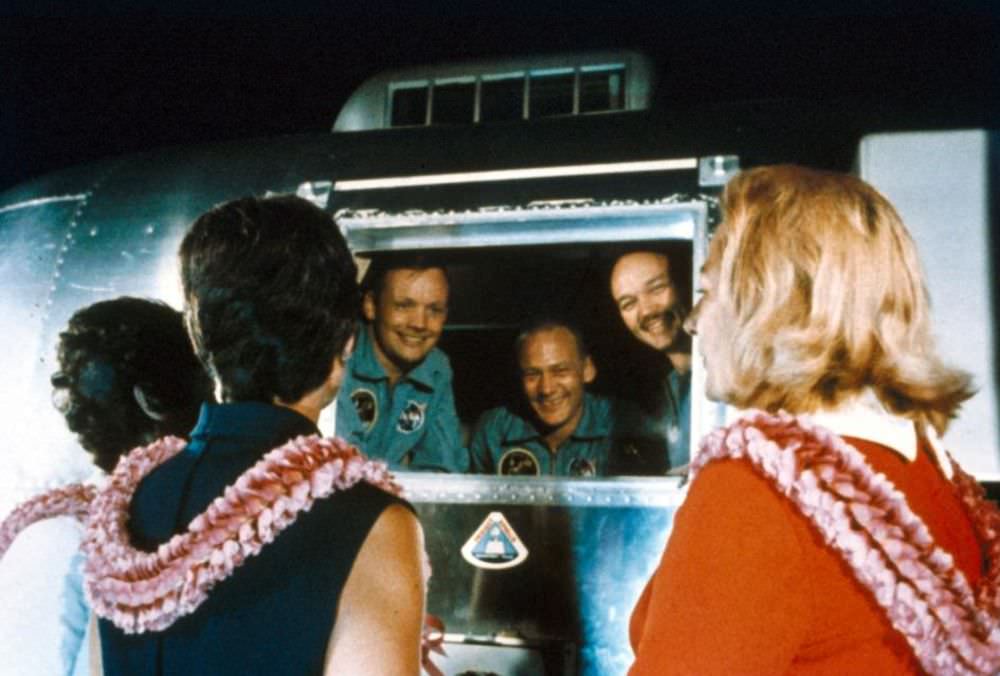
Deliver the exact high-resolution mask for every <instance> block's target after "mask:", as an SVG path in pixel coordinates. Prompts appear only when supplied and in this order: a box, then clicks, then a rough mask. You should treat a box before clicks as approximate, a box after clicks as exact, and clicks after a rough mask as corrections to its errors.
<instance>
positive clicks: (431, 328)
mask: <svg viewBox="0 0 1000 676" xmlns="http://www.w3.org/2000/svg"><path fill="white" fill-rule="evenodd" d="M362 308H363V311H364V314H365V319H367V320H368V321H369V322H371V324H372V328H373V329H374V333H375V348H376V352H377V353H378V356H379V357H380V361H382V362H383V364H382V365H383V366H384V367H387V370H396V371H397V372H398V373H405V372H407V371H409V370H410V369H412V368H413V367H415V366H416V365H418V364H419V363H420V362H422V361H423V360H424V357H426V356H427V353H429V352H430V351H431V350H432V349H433V348H434V346H435V345H436V344H437V341H438V338H440V337H441V331H442V330H443V329H444V322H445V320H446V319H447V318H448V280H447V278H446V277H445V275H444V271H443V270H441V269H440V268H427V269H423V270H415V269H411V268H400V269H398V270H391V271H389V272H388V273H386V275H385V280H384V283H383V285H382V291H381V293H379V296H378V298H375V297H374V294H372V293H367V294H365V297H364V302H363V305H362ZM390 375H392V374H390Z"/></svg>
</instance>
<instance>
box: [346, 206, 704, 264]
mask: <svg viewBox="0 0 1000 676" xmlns="http://www.w3.org/2000/svg"><path fill="white" fill-rule="evenodd" d="M668 199H669V198H668ZM706 209H707V207H706V205H705V203H704V202H701V201H692V202H685V203H678V202H674V201H666V200H662V201H657V202H648V203H641V204H640V203H628V202H622V203H599V204H590V203H587V204H585V205H584V206H579V205H578V204H576V203H573V204H571V205H570V206H562V205H543V206H534V207H492V208H488V209H478V210H475V211H461V212H424V211H418V212H406V213H396V214H388V213H383V212H373V211H341V212H338V214H337V222H338V224H339V225H340V226H341V227H342V228H343V229H344V232H345V233H346V235H347V241H348V244H350V246H351V249H352V250H354V251H356V252H358V253H365V252H373V251H393V250H403V249H428V248H449V249H454V248H476V247H490V246H520V245H545V244H564V243H567V244H569V243H573V244H579V243H582V242H626V241H637V240H643V239H656V240H691V239H693V238H694V236H695V230H696V227H697V226H696V224H697V223H700V222H703V221H704V220H705V218H706Z"/></svg>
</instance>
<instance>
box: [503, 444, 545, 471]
mask: <svg viewBox="0 0 1000 676" xmlns="http://www.w3.org/2000/svg"><path fill="white" fill-rule="evenodd" d="M541 473H542V469H541V465H539V463H538V458H536V457H535V455H534V454H533V453H532V452H531V451H529V450H528V449H526V448H512V449H510V450H509V451H506V452H505V453H504V454H503V455H501V456H500V462H498V463H497V474H499V475H501V476H538V475H539V474H541Z"/></svg>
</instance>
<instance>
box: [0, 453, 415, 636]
mask: <svg viewBox="0 0 1000 676" xmlns="http://www.w3.org/2000/svg"><path fill="white" fill-rule="evenodd" d="M185 445H186V442H185V441H183V440H182V439H178V438H176V437H166V438H164V439H161V440H159V441H156V442H154V443H152V444H150V445H149V446H145V447H140V448H136V449H134V450H133V451H131V452H130V453H129V454H128V455H127V456H125V457H123V458H122V460H121V461H119V463H118V466H117V467H116V468H115V470H114V472H113V473H112V474H111V477H110V481H109V482H108V484H107V486H106V487H105V488H103V489H100V490H97V489H95V488H93V487H90V486H84V485H82V484H74V485H71V486H68V487H66V488H63V489H58V490H55V491H50V492H48V493H46V494H43V495H41V496H38V497H36V498H34V499H32V500H29V501H28V502H26V503H24V504H23V505H21V506H20V507H18V508H17V509H15V510H14V511H13V512H12V513H11V514H10V515H9V516H8V517H7V518H6V519H5V520H4V522H3V524H2V525H0V557H2V555H3V553H4V552H5V551H6V550H7V548H8V547H9V546H10V543H11V542H12V541H13V539H14V537H15V536H16V535H17V533H18V532H20V531H21V530H23V529H24V528H26V527H27V526H28V525H30V524H31V523H34V522H35V521H38V520H39V519H42V518H47V517H49V516H55V515H60V514H72V515H75V516H77V517H79V518H83V517H86V521H85V535H84V541H83V544H82V545H81V548H82V549H83V551H84V552H85V554H86V563H85V566H84V586H85V589H86V593H87V596H88V598H89V600H90V603H91V606H92V608H93V609H94V612H95V613H96V614H97V615H98V616H100V617H103V618H106V619H108V620H111V621H112V622H113V623H114V624H115V625H116V626H118V627H119V628H121V629H122V630H123V631H125V632H126V633H142V632H145V631H157V630H161V629H165V628H166V627H169V626H170V625H171V624H172V623H173V622H175V621H176V620H177V619H178V618H179V617H182V616H184V615H188V614H190V613H192V612H194V611H195V609H196V608H198V606H199V605H201V603H202V602H204V600H205V599H206V598H207V595H208V591H209V590H210V589H211V588H212V587H213V586H214V585H215V584H216V583H218V582H220V581H222V580H224V579H226V578H227V577H229V576H230V575H231V574H232V572H233V570H234V569H235V568H236V567H237V566H239V565H240V564H241V563H242V562H243V561H244V560H245V559H246V558H247V557H248V556H254V555H256V554H258V553H259V552H260V551H261V549H262V548H263V547H264V545H266V544H267V543H269V542H271V541H272V540H273V539H274V538H275V536H277V535H278V533H280V532H281V531H283V530H284V529H285V528H287V527H288V526H290V525H291V524H292V522H294V521H295V518H296V517H297V516H298V515H299V514H300V513H301V512H303V511H308V510H309V508H310V507H311V506H312V504H313V502H314V501H315V500H318V499H322V498H325V497H327V496H329V495H331V494H332V493H334V492H335V491H338V490H346V489H348V488H350V487H351V486H353V485H354V484H356V483H358V482H359V481H367V482H368V483H370V484H372V485H374V486H377V487H378V488H381V489H382V490H385V491H387V492H389V493H392V494H394V495H398V494H400V492H401V488H400V487H399V486H398V485H397V484H396V483H395V482H394V481H393V479H392V475H391V474H390V473H389V471H388V470H387V469H386V466H385V463H382V462H378V461H372V460H368V459H366V458H365V456H364V455H362V454H361V453H360V451H358V450H357V449H356V448H354V447H352V446H349V445H348V444H347V443H345V442H344V441H342V440H340V439H324V438H321V437H318V436H315V435H314V436H309V437H298V438H296V439H292V440H291V441H289V442H288V443H286V444H284V445H283V446H280V447H278V448H276V449H274V450H272V451H270V452H269V453H267V454H266V455H265V456H264V457H263V458H262V459H261V460H260V461H258V462H257V464H255V465H254V466H253V467H251V468H250V469H248V470H247V471H246V472H244V473H243V474H242V475H241V476H240V477H239V478H238V479H237V480H236V482H235V483H234V484H233V485H231V486H228V487H227V488H226V490H225V491H224V492H223V494H222V495H221V496H220V497H218V498H216V499H215V500H214V501H213V502H212V503H211V504H210V505H209V506H208V508H207V509H206V510H205V511H204V512H203V513H202V514H200V515H198V516H197V517H195V518H194V519H193V520H192V521H191V523H190V525H189V526H188V528H187V531H186V532H184V533H181V534H178V535H175V536H174V537H172V538H171V539H170V540H169V541H167V542H165V543H163V544H162V545H160V546H159V547H158V548H157V550H156V551H155V552H144V551H140V550H138V549H136V548H135V547H133V546H132V545H131V544H130V543H129V536H128V530H127V520H128V506H129V503H130V502H131V500H132V496H133V495H134V493H135V490H136V488H137V487H138V485H139V482H140V481H142V479H143V478H144V477H145V476H146V475H148V474H149V473H150V472H151V471H152V470H153V469H154V468H155V467H157V466H158V465H160V464H162V463H163V462H165V461H166V460H168V459H169V458H171V457H173V456H174V455H176V454H177V453H178V452H180V450H181V449H182V448H184V446H185ZM425 563H426V561H425ZM429 573H430V571H429V566H425V571H424V574H425V575H426V576H429Z"/></svg>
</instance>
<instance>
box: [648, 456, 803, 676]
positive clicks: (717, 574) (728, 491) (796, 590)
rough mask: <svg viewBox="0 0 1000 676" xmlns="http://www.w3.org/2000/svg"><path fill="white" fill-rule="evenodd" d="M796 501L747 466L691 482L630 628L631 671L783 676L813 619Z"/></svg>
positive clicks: (727, 463)
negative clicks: (796, 526) (797, 527)
mask: <svg viewBox="0 0 1000 676" xmlns="http://www.w3.org/2000/svg"><path fill="white" fill-rule="evenodd" d="M791 509H793V507H792V506H791V505H790V503H788V502H787V499H786V498H784V497H783V496H781V495H779V494H778V493H777V492H776V491H775V490H774V489H773V488H772V487H771V486H770V484H769V483H767V481H766V480H765V479H763V478H761V477H760V476H758V475H757V474H756V473H755V472H754V471H753V470H752V469H751V468H750V466H749V465H747V464H745V463H744V462H740V461H732V460H724V461H716V462H713V463H711V464H710V465H708V466H707V467H706V468H705V469H704V470H702V472H701V473H700V474H699V475H698V477H697V479H695V481H694V483H692V485H691V487H690V489H689V492H688V495H687V497H686V498H685V501H684V504H683V505H682V506H681V508H680V509H679V510H678V512H677V514H676V516H675V518H674V524H673V531H672V533H671V535H670V538H669V540H668V542H667V548H666V550H665V551H664V553H663V559H662V560H661V562H660V566H659V568H658V569H657V571H656V573H655V575H654V576H653V578H652V580H650V584H649V585H648V587H647V588H646V590H645V591H644V592H643V597H642V599H640V602H639V605H638V606H637V608H636V614H635V616H634V617H633V626H632V627H631V633H632V641H633V647H634V649H635V651H636V660H635V663H634V664H633V665H632V668H631V670H630V671H629V674H630V675H631V676H639V675H642V674H656V675H657V676H664V675H669V674H698V675H706V674H735V673H740V674H779V673H784V672H785V671H787V669H788V666H789V665H790V664H791V661H792V658H793V657H794V656H795V654H796V651H797V650H798V648H799V646H800V645H801V643H802V642H803V639H804V638H805V637H806V632H807V629H808V626H809V617H810V603H809V584H810V582H809V575H808V571H807V570H806V569H805V565H804V563H803V554H802V548H801V545H800V544H799V541H798V540H797V538H796V535H795V529H794V524H793V522H792V517H793V516H794V514H793V513H792V512H791V511H790V510H791Z"/></svg>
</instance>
